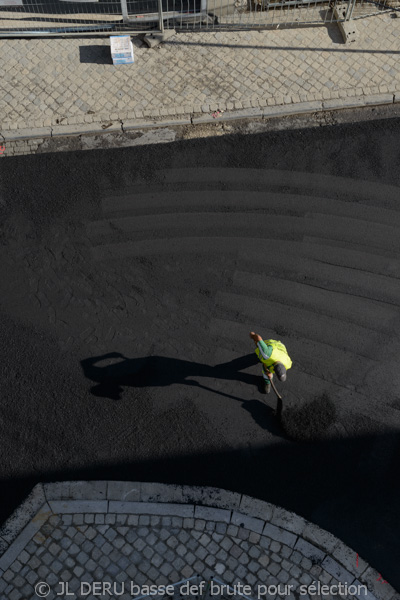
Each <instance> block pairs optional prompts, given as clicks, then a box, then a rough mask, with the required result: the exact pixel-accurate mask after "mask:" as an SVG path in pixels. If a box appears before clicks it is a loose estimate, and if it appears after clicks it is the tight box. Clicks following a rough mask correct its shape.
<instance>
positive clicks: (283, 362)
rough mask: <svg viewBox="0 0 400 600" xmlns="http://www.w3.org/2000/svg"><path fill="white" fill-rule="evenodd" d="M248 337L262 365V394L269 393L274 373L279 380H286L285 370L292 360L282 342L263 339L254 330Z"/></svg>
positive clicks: (288, 367)
mask: <svg viewBox="0 0 400 600" xmlns="http://www.w3.org/2000/svg"><path fill="white" fill-rule="evenodd" d="M250 337H251V339H252V340H253V341H254V343H255V345H256V349H255V353H256V354H257V356H258V359H259V361H260V362H261V363H262V366H263V370H262V376H263V379H264V386H263V392H264V394H269V393H270V391H271V381H272V378H273V376H274V373H276V376H277V377H278V379H279V381H286V371H287V369H290V367H291V366H292V361H291V359H290V357H289V355H288V353H287V350H286V348H285V346H284V345H283V344H282V342H279V341H277V340H263V339H262V337H261V336H260V335H258V334H257V333H254V331H251V332H250Z"/></svg>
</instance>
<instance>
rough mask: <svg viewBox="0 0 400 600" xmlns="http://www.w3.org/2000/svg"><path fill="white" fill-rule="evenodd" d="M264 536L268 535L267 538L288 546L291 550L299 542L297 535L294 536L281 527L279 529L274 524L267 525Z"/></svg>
mask: <svg viewBox="0 0 400 600" xmlns="http://www.w3.org/2000/svg"><path fill="white" fill-rule="evenodd" d="M262 534H263V535H266V536H267V537H269V538H271V539H273V540H275V541H277V542H281V543H282V544H286V546H289V547H290V548H293V547H294V545H295V544H296V540H297V535H296V534H294V533H292V532H290V531H286V529H282V528H281V527H277V526H276V525H273V524H272V523H266V525H265V527H264V529H263V532H262Z"/></svg>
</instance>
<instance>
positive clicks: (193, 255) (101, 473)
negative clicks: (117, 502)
mask: <svg viewBox="0 0 400 600" xmlns="http://www.w3.org/2000/svg"><path fill="white" fill-rule="evenodd" d="M399 164H400V119H398V118H394V119H385V120H382V121H380V120H375V121H374V122H369V123H362V122H361V123H357V124H354V125H352V124H347V125H336V126H334V127H330V126H324V127H319V128H315V127H314V128H309V129H307V128H306V129H297V130H295V131H288V130H287V131H279V132H268V133H263V134H258V135H246V136H244V135H242V136H241V135H237V136H235V135H231V136H230V135H226V136H223V137H218V138H206V139H199V140H190V141H180V142H175V143H174V144H171V145H169V144H163V145H160V146H148V147H145V146H143V147H137V148H131V149H117V150H109V151H106V150H104V151H92V152H81V153H60V154H53V155H51V154H42V155H36V156H29V157H20V158H2V159H1V161H0V211H1V225H0V242H1V243H0V281H1V291H2V293H1V295H0V310H1V331H0V335H1V340H2V343H1V345H0V353H1V356H0V372H1V400H0V411H1V420H0V429H1V433H0V444H1V463H0V478H1V481H0V498H1V509H0V517H1V519H2V520H4V519H5V518H6V517H7V516H8V515H9V514H10V513H11V512H12V510H13V509H14V508H15V507H16V505H17V504H18V503H19V502H20V501H21V500H22V499H23V498H24V496H25V495H26V494H27V493H28V492H29V490H30V488H31V487H32V485H34V483H36V482H37V481H43V480H44V481H52V480H59V479H71V478H72V479H85V478H89V479H92V478H93V479H127V480H142V481H162V482H170V483H172V482H174V483H189V484H197V485H213V486H218V487H222V488H226V489H230V490H236V491H241V492H244V493H248V494H250V495H253V496H256V497H259V498H263V499H265V500H268V501H270V502H273V503H276V504H278V505H281V506H283V507H284V508H286V509H289V510H293V511H295V512H296V513H298V514H300V515H302V516H304V517H305V518H307V519H309V520H311V521H313V522H315V523H317V524H318V525H320V526H321V527H323V528H325V529H327V530H329V531H331V532H332V533H334V534H335V535H337V536H338V537H339V538H341V539H343V541H344V542H346V543H347V544H348V545H350V546H351V547H352V548H353V549H354V550H355V552H358V553H359V554H360V556H362V557H363V558H365V559H366V560H368V561H369V562H370V563H371V564H372V565H373V566H374V567H375V568H377V569H378V571H380V572H381V573H382V575H383V576H384V577H385V579H387V580H389V582H390V583H392V585H394V586H395V587H397V589H399V588H400V572H399V569H398V559H399V557H400V514H399V505H400V504H399V488H400V483H399V459H400V436H399V432H400V392H399V389H400V371H399V350H400V343H399V333H400V311H399V304H400V286H399V278H400V236H399V226H400V208H399V206H400V204H399V199H400V189H399V185H400V171H399ZM250 330H255V331H256V332H258V333H260V334H262V335H263V336H264V337H265V338H267V337H271V338H274V339H280V340H282V341H283V342H284V343H285V344H286V346H287V348H288V350H289V353H290V355H291V357H292V359H293V368H292V370H291V371H290V372H289V374H288V379H287V382H286V384H284V385H282V384H280V385H279V384H278V385H279V389H280V391H281V392H282V394H283V396H284V412H283V414H282V424H280V423H278V422H277V421H276V419H275V418H274V417H273V414H272V411H273V409H274V407H275V406H274V405H275V399H274V397H273V396H272V395H270V396H268V397H263V396H261V395H260V393H259V391H258V383H259V381H260V366H259V365H258V364H257V363H256V362H255V357H254V354H253V353H252V351H253V347H254V346H253V343H252V342H251V340H250V339H249V337H248V332H249V331H250ZM311 400H314V404H313V405H312V409H311V411H312V412H311V414H312V418H311V420H309V421H307V420H306V419H305V418H304V411H307V410H308V411H309V412H310V408H309V402H310V401H311ZM263 401H265V404H263ZM332 407H333V412H332ZM328 409H329V410H328ZM299 411H300V412H299ZM302 415H303V416H302ZM300 423H301V424H302V425H301V427H300V426H299V424H300ZM307 423H308V424H307ZM288 432H290V435H291V437H289V436H288Z"/></svg>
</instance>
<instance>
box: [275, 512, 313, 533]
mask: <svg viewBox="0 0 400 600" xmlns="http://www.w3.org/2000/svg"><path fill="white" fill-rule="evenodd" d="M271 523H272V524H273V525H276V526H277V527H281V528H282V529H286V530H287V531H291V532H292V533H296V534H297V535H302V532H303V531H304V529H305V527H306V525H307V521H306V520H305V519H303V518H302V517H299V516H298V515H296V514H295V513H292V512H289V511H287V510H285V509H283V508H281V507H278V506H277V507H276V508H275V510H274V515H273V517H272V519H271Z"/></svg>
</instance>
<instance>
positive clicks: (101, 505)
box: [49, 500, 108, 514]
mask: <svg viewBox="0 0 400 600" xmlns="http://www.w3.org/2000/svg"><path fill="white" fill-rule="evenodd" d="M49 505H50V508H51V510H52V511H53V512H54V513H56V514H74V513H106V512H107V508H108V502H107V500H50V501H49Z"/></svg>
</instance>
